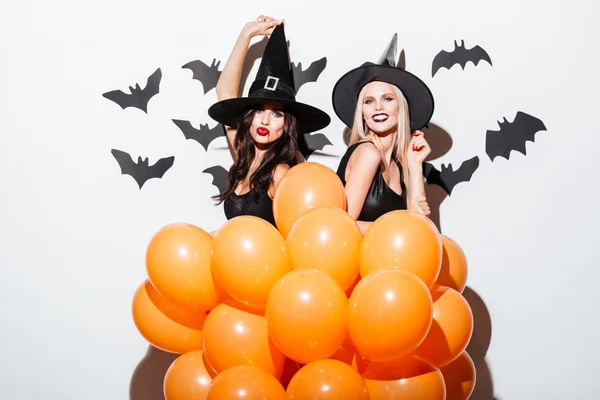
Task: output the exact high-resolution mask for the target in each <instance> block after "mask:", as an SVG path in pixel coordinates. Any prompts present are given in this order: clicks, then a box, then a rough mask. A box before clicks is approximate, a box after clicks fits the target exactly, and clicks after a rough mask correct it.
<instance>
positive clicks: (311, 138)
mask: <svg viewBox="0 0 600 400" xmlns="http://www.w3.org/2000/svg"><path fill="white" fill-rule="evenodd" d="M330 144H331V142H330V141H329V139H327V136H325V135H324V134H322V133H305V134H304V137H303V138H301V139H300V140H299V141H298V146H299V147H300V152H301V153H302V155H303V156H304V159H305V160H308V157H310V156H311V154H312V153H314V152H315V151H317V150H323V148H325V146H327V145H330Z"/></svg>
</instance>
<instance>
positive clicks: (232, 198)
mask: <svg viewBox="0 0 600 400" xmlns="http://www.w3.org/2000/svg"><path fill="white" fill-rule="evenodd" d="M223 209H224V210H225V216H226V217H227V219H232V218H234V217H237V216H240V215H253V216H255V217H259V218H262V219H264V220H266V221H267V222H270V223H271V224H272V225H273V226H276V225H275V217H274V216H273V199H271V198H270V197H269V194H268V193H267V192H262V193H261V192H259V193H257V192H256V191H255V190H254V189H252V190H250V191H249V192H248V193H244V194H241V195H237V194H235V192H233V193H231V194H230V195H229V196H228V197H227V198H226V199H225V201H224V202H223Z"/></svg>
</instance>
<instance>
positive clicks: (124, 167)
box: [110, 149, 175, 190]
mask: <svg viewBox="0 0 600 400" xmlns="http://www.w3.org/2000/svg"><path fill="white" fill-rule="evenodd" d="M110 152H111V153H112V155H113V156H114V157H115V160H117V163H119V167H121V174H122V175H130V176H131V177H132V178H133V179H135V181H136V182H137V184H138V186H139V187H140V190H141V189H142V186H144V183H146V181H147V180H149V179H152V178H162V177H163V175H164V174H165V172H167V171H168V170H169V168H171V167H172V166H173V162H174V161H175V157H174V156H171V157H166V158H161V159H160V160H158V161H157V162H156V163H155V164H153V165H148V158H147V157H146V158H145V159H144V160H143V161H142V157H138V160H137V163H136V162H134V161H133V159H132V158H131V156H130V155H129V153H126V152H124V151H121V150H116V149H112V150H111V151H110Z"/></svg>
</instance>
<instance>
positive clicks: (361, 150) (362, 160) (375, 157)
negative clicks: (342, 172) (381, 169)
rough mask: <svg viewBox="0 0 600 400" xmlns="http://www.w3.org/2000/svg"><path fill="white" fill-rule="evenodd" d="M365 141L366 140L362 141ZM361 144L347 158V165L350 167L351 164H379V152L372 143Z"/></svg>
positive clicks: (374, 165) (376, 165) (362, 165)
mask: <svg viewBox="0 0 600 400" xmlns="http://www.w3.org/2000/svg"><path fill="white" fill-rule="evenodd" d="M364 143H366V142H364ZM369 143H370V144H362V145H360V146H358V147H357V148H356V150H354V153H352V155H351V156H350V159H349V160H348V166H349V167H350V168H351V167H352V166H353V165H360V166H361V167H369V166H372V167H375V168H377V167H378V166H379V163H380V162H381V154H380V153H379V150H377V147H375V145H374V144H372V143H371V142H369Z"/></svg>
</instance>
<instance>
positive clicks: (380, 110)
mask: <svg viewBox="0 0 600 400" xmlns="http://www.w3.org/2000/svg"><path fill="white" fill-rule="evenodd" d="M396 40H397V39H396V35H394V38H393V39H392V41H391V42H390V44H389V46H388V48H387V49H386V51H385V52H384V54H383V56H382V57H381V59H380V61H379V62H378V63H371V62H367V63H365V64H363V65H361V66H360V67H358V68H355V69H353V70H351V71H349V72H347V73H346V74H344V76H342V77H341V78H340V79H339V80H338V82H337V83H336V85H335V87H334V89H333V96H332V97H333V108H334V110H335V113H336V114H337V116H338V117H339V118H340V119H341V120H342V121H343V122H344V123H345V124H346V125H347V126H348V127H349V128H350V129H351V134H350V140H349V147H348V149H347V150H346V154H344V156H343V158H342V160H341V162H340V165H339V167H338V170H337V174H338V176H339V178H340V179H341V180H342V183H343V184H344V186H345V189H346V196H347V198H348V213H349V214H350V215H351V216H352V217H353V218H354V219H356V220H357V222H358V225H359V227H360V229H361V231H362V232H363V234H364V233H365V232H366V231H367V229H368V228H369V227H370V225H371V223H372V222H373V221H375V220H376V219H377V218H379V217H380V216H382V215H383V214H385V213H387V212H390V211H393V210H401V209H408V210H411V211H414V212H417V213H419V214H421V215H425V216H428V215H429V214H430V209H429V205H428V204H427V200H426V198H425V190H424V178H423V162H424V161H425V158H426V157H427V156H428V155H429V154H430V152H431V148H430V147H429V144H428V143H427V141H426V140H425V135H424V134H423V132H421V131H420V130H419V129H421V128H422V127H424V126H425V125H427V123H428V122H429V120H430V119H431V116H432V114H433V108H434V101H433V96H432V94H431V91H430V90H429V88H428V87H427V85H425V83H424V82H423V81H421V80H420V79H419V78H418V77H416V76H415V75H413V74H411V73H409V72H407V71H405V70H403V69H401V68H398V67H396V63H395V54H396Z"/></svg>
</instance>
